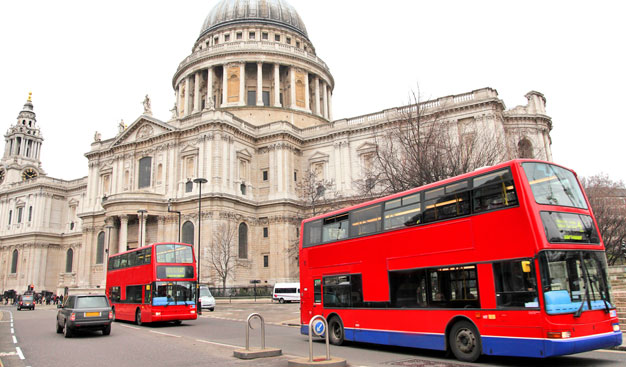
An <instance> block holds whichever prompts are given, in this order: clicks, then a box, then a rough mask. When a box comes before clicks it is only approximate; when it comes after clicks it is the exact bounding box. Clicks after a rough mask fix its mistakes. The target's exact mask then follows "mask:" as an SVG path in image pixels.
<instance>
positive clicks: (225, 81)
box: [222, 64, 228, 107]
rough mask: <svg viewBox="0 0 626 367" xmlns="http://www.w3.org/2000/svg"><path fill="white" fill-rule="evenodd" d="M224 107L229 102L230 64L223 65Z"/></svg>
mask: <svg viewBox="0 0 626 367" xmlns="http://www.w3.org/2000/svg"><path fill="white" fill-rule="evenodd" d="M222 70H223V71H222V107H225V106H226V105H227V104H228V65H226V64H224V65H222Z"/></svg>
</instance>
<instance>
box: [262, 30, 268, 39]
mask: <svg viewBox="0 0 626 367" xmlns="http://www.w3.org/2000/svg"><path fill="white" fill-rule="evenodd" d="M261 37H262V39H264V40H268V39H269V38H270V35H269V33H267V32H263V33H261Z"/></svg>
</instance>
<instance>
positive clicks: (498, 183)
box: [473, 170, 517, 213]
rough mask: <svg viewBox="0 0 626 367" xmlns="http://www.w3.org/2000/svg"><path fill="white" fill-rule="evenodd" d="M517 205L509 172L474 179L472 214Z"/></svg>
mask: <svg viewBox="0 0 626 367" xmlns="http://www.w3.org/2000/svg"><path fill="white" fill-rule="evenodd" d="M513 205H517V196H516V194H515V186H514V185H513V177H512V176H511V172H510V171H509V170H502V171H497V172H493V173H490V174H487V175H484V176H480V177H477V178H475V179H474V204H473V206H474V213H480V212H484V211H487V210H493V209H498V208H503V207H507V206H513Z"/></svg>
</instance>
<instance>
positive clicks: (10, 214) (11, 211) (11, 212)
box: [9, 210, 13, 225]
mask: <svg viewBox="0 0 626 367" xmlns="http://www.w3.org/2000/svg"><path fill="white" fill-rule="evenodd" d="M12 216H13V210H9V225H11V217H12Z"/></svg>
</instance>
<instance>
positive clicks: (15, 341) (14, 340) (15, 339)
mask: <svg viewBox="0 0 626 367" xmlns="http://www.w3.org/2000/svg"><path fill="white" fill-rule="evenodd" d="M13 344H17V338H16V337H15V335H13Z"/></svg>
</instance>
